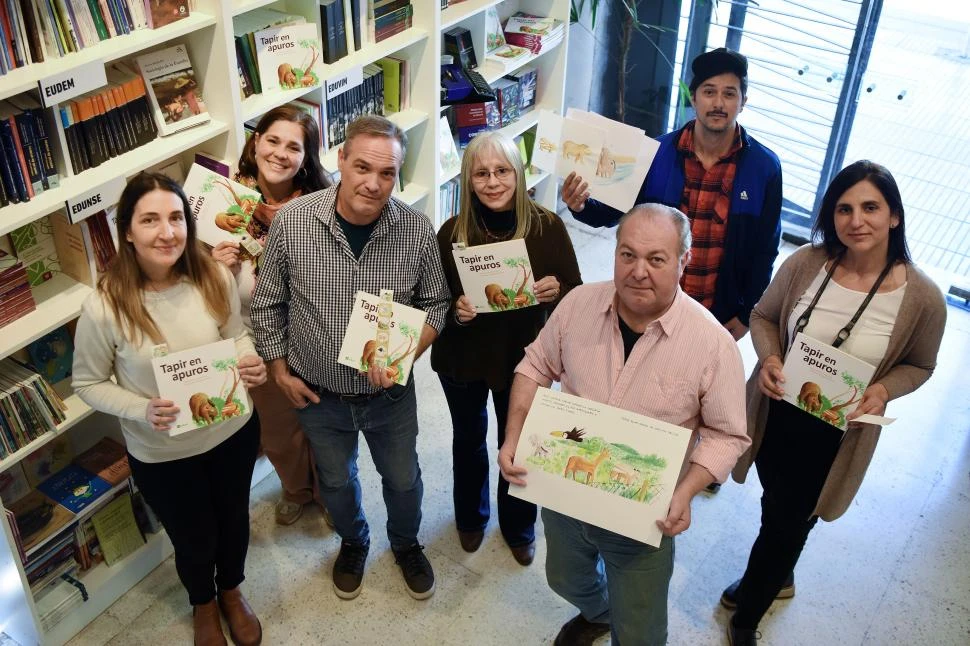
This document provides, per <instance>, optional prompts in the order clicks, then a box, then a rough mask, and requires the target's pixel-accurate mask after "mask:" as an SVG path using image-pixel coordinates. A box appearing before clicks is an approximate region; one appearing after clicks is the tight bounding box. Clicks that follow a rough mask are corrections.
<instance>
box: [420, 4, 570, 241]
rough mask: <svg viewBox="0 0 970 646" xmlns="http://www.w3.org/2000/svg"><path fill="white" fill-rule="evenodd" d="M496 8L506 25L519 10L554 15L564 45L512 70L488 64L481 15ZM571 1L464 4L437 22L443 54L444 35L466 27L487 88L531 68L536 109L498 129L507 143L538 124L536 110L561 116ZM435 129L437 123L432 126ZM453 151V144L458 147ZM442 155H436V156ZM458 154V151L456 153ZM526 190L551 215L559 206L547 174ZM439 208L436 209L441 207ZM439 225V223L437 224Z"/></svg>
mask: <svg viewBox="0 0 970 646" xmlns="http://www.w3.org/2000/svg"><path fill="white" fill-rule="evenodd" d="M492 7H494V8H495V10H496V12H497V13H498V16H499V19H500V20H501V21H502V22H503V23H504V22H505V20H506V18H508V17H509V16H511V15H512V14H514V13H515V12H517V11H524V12H526V13H531V14H534V15H538V16H552V17H554V18H557V19H558V20H561V21H562V22H563V24H564V25H565V29H566V34H565V35H564V36H563V39H562V41H560V42H559V43H557V44H555V45H553V46H551V47H545V48H543V49H542V50H541V51H540V52H539V53H538V54H533V55H530V56H528V57H527V58H525V59H523V60H521V61H519V62H518V63H516V64H515V65H511V66H504V65H499V64H497V63H494V62H492V61H488V60H487V59H486V55H487V52H486V49H485V11H486V10H487V9H489V8H492ZM568 26H569V0H465V1H464V2H460V3H459V4H456V5H453V6H450V7H448V8H447V9H444V10H442V11H441V20H440V23H439V31H440V32H441V36H440V37H439V41H440V42H439V47H440V48H441V51H442V52H443V51H444V35H443V34H444V32H446V31H448V30H450V29H452V28H454V27H464V28H466V29H468V30H469V32H471V36H472V44H473V45H474V48H475V58H476V60H477V61H478V64H479V65H478V72H479V73H480V74H481V75H482V77H483V78H484V79H485V80H486V81H487V82H488V83H489V84H493V83H495V82H496V81H498V80H499V79H501V78H502V77H503V76H505V75H507V74H511V73H513V72H515V71H517V70H520V69H522V68H525V67H531V68H535V69H536V70H537V73H538V82H537V87H536V104H535V106H534V107H532V108H530V109H529V110H528V111H526V112H525V113H523V114H522V115H520V116H519V118H518V119H517V120H516V121H514V122H513V123H511V124H509V125H507V126H504V127H503V128H501V132H502V133H503V134H505V135H506V136H508V137H509V138H515V137H517V136H519V135H521V134H522V133H524V132H526V131H528V130H531V129H533V128H535V127H536V125H537V124H538V122H539V111H540V110H551V111H553V112H556V113H558V114H562V110H563V99H564V97H565V83H566V48H567V41H568V38H569V28H568ZM446 107H447V106H443V105H441V103H440V101H439V102H438V104H437V109H438V112H439V113H441V112H444V110H445V109H446ZM435 127H437V123H436V124H435ZM456 146H457V142H456ZM440 152H441V151H440V150H438V153H439V155H440ZM461 153H462V151H461V150H459V154H461ZM459 172H460V168H449V169H439V171H438V181H437V185H438V187H440V186H441V185H443V184H445V183H446V182H448V181H450V180H452V179H454V178H455V177H457V176H458V174H459ZM526 187H527V188H529V189H533V188H534V189H535V199H536V201H537V202H539V203H540V204H542V205H543V206H545V207H546V208H548V209H550V210H552V211H555V210H556V202H557V195H556V190H557V185H556V182H555V180H554V179H551V175H550V174H549V173H545V172H538V173H535V174H530V175H528V176H527V177H526ZM439 209H440V206H439ZM436 224H437V225H439V226H440V224H441V222H440V221H437V222H436Z"/></svg>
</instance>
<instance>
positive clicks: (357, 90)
mask: <svg viewBox="0 0 970 646" xmlns="http://www.w3.org/2000/svg"><path fill="white" fill-rule="evenodd" d="M362 114H380V115H383V114H384V73H383V70H382V69H381V68H380V66H378V65H375V64H373V63H371V64H370V65H367V66H366V67H364V81H363V82H362V83H361V84H360V85H358V86H357V87H353V88H351V89H349V90H347V91H346V92H344V93H343V94H339V95H337V96H335V97H333V98H332V99H328V100H327V145H328V146H331V147H332V146H336V145H338V144H341V143H343V141H344V139H345V137H346V134H347V126H348V125H350V122H351V121H353V120H354V119H356V118H357V117H359V116H360V115H362Z"/></svg>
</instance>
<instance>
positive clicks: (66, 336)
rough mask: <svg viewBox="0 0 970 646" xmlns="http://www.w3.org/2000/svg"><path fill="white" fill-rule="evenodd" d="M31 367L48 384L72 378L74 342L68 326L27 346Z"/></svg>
mask: <svg viewBox="0 0 970 646" xmlns="http://www.w3.org/2000/svg"><path fill="white" fill-rule="evenodd" d="M27 354H29V355H30V366H31V368H33V369H34V371H35V372H37V373H38V374H39V375H40V376H41V377H43V378H44V379H46V380H47V383H51V384H56V383H57V382H59V381H61V380H62V379H66V378H67V377H70V376H71V365H72V362H73V360H74V341H73V340H72V339H71V333H70V332H68V331H67V326H64V325H62V326H61V327H59V328H57V329H55V330H54V331H52V332H49V333H47V334H45V335H44V336H42V337H40V338H39V339H37V340H36V341H34V342H32V343H30V344H29V345H28V346H27Z"/></svg>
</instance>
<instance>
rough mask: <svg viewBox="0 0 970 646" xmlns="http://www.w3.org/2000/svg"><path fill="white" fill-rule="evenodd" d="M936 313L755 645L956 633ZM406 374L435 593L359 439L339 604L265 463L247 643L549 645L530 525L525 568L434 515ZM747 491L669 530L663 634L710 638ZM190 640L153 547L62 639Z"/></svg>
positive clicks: (958, 523) (442, 455)
mask: <svg viewBox="0 0 970 646" xmlns="http://www.w3.org/2000/svg"><path fill="white" fill-rule="evenodd" d="M567 219H568V216H567ZM568 224H569V226H570V232H571V234H572V237H573V242H574V245H575V247H576V249H577V254H578V256H579V258H580V267H581V268H582V270H583V277H584V279H585V280H586V281H587V282H592V281H596V280H604V279H608V278H610V277H611V275H612V249H613V238H612V235H613V232H612V231H593V230H591V229H589V228H587V227H585V226H584V225H581V224H577V223H575V222H573V221H571V219H570V220H569V222H568ZM788 251H789V252H790V249H788ZM948 314H949V320H948V324H947V328H946V335H945V337H944V340H943V350H942V351H941V353H940V365H939V367H938V368H937V371H936V374H935V375H934V376H933V379H932V380H931V381H930V382H929V384H928V385H926V386H924V388H923V389H921V390H920V391H918V392H916V393H914V394H913V395H911V396H909V397H908V398H906V399H904V400H902V401H899V402H894V403H892V404H890V407H889V413H888V414H889V415H892V416H895V417H898V418H899V421H897V422H896V423H895V424H893V425H892V426H890V427H887V428H886V429H885V430H884V432H883V436H882V441H881V443H880V446H879V450H878V451H877V452H876V457H875V460H874V461H873V463H872V466H871V467H870V469H869V473H868V476H867V479H866V482H865V484H864V485H863V487H862V490H861V492H860V494H859V495H858V497H857V498H856V500H855V502H854V503H853V505H852V508H851V509H850V510H849V512H848V513H846V515H845V516H843V517H842V518H841V519H839V521H838V522H836V523H833V524H828V523H820V524H819V526H818V527H817V528H816V530H815V532H814V533H813V534H812V536H811V537H810V538H809V542H808V546H807V547H806V550H805V553H804V555H803V557H802V560H801V562H800V563H799V565H798V567H797V569H796V581H797V590H798V592H797V596H796V597H795V598H794V599H793V600H791V601H784V602H778V603H776V604H775V605H774V606H773V608H772V610H771V611H770V613H769V615H768V616H767V617H766V618H765V620H764V621H763V623H762V625H761V631H762V634H763V639H762V641H761V643H762V644H773V645H776V644H785V645H791V646H799V645H802V644H804V645H808V644H812V645H817V644H851V645H854V644H859V645H867V646H868V645H883V644H911V643H912V644H952V645H964V646H966V645H967V644H970V544H968V540H967V537H968V529H970V520H968V519H970V478H968V473H970V434H968V433H967V431H968V430H970V421H968V420H970V398H968V397H967V396H966V393H967V391H968V386H970V378H968V376H967V371H966V368H965V364H966V360H967V358H968V357H970V313H967V312H966V311H962V310H958V309H956V308H953V307H951V308H949V312H948ZM742 352H743V354H744V358H745V364H746V366H747V367H748V369H749V370H750V368H751V367H752V366H753V364H754V352H753V350H752V349H751V343H750V340H748V339H745V340H743V341H742ZM415 375H416V377H415V378H416V380H417V385H418V391H419V392H418V402H419V415H420V421H421V431H422V432H421V435H420V436H419V438H418V450H419V455H420V459H421V466H422V470H423V473H424V484H425V499H424V507H423V508H424V522H423V524H422V530H421V537H422V540H423V541H425V543H426V545H427V551H426V553H427V555H428V556H429V558H430V559H431V562H432V563H433V564H434V567H435V572H436V575H437V593H436V594H435V596H434V597H432V598H431V599H430V600H428V601H423V602H422V601H414V600H412V599H411V598H410V597H409V596H408V595H407V594H406V593H405V590H404V585H403V581H402V579H401V576H400V573H399V570H398V568H397V566H396V565H395V564H394V559H393V557H392V555H391V554H390V551H389V549H388V543H387V538H386V536H385V535H384V532H383V526H384V522H385V520H386V515H385V511H384V506H383V501H382V499H381V495H380V483H379V479H378V478H377V477H375V472H374V469H373V465H372V463H371V461H370V457H369V455H368V454H367V450H366V446H362V450H361V458H360V464H361V479H362V482H363V486H364V506H365V509H366V511H367V516H368V519H369V522H370V524H371V529H372V532H371V533H372V546H371V555H370V558H369V560H368V564H367V574H366V577H365V581H364V590H363V593H362V594H361V595H360V597H358V598H357V599H356V600H353V601H341V600H339V599H338V598H337V597H336V596H335V595H334V594H333V592H332V589H331V582H330V570H331V567H332V564H333V559H334V558H335V556H336V553H337V550H338V547H339V539H338V537H337V536H336V535H335V534H334V533H333V532H331V531H330V530H329V529H328V528H327V527H326V525H325V524H324V522H323V519H322V516H321V514H320V513H319V512H318V511H317V510H315V509H314V510H308V513H306V514H305V515H304V517H303V518H301V519H300V521H298V522H297V523H296V524H295V525H293V526H291V527H278V526H276V525H275V524H274V522H273V506H274V503H275V502H276V500H277V498H278V497H279V494H280V484H279V480H278V479H277V478H276V476H275V474H274V475H271V476H270V477H268V478H266V479H265V480H264V481H263V482H261V483H260V484H259V485H258V486H257V487H256V488H255V489H254V490H253V495H252V541H251V548H250V552H249V560H248V567H247V577H248V578H247V581H246V583H244V590H245V593H246V595H247V596H248V598H249V600H250V601H251V603H252V604H253V606H254V607H255V609H256V611H257V613H258V614H259V616H260V619H261V620H262V624H263V628H264V643H265V644H268V645H277V644H286V645H289V644H383V643H396V644H422V645H423V644H510V643H517V644H549V643H551V642H552V640H553V638H554V637H555V635H556V633H557V632H558V630H559V627H560V625H561V624H562V623H563V622H565V621H566V620H567V619H569V618H570V617H572V616H573V615H574V614H575V611H574V609H573V608H571V607H570V606H568V605H567V604H566V603H565V602H563V601H562V600H561V599H559V598H558V597H557V596H556V595H554V594H553V593H552V592H551V591H550V590H549V588H548V587H547V585H546V582H545V575H544V573H543V563H544V560H545V541H544V540H543V539H542V538H541V536H542V532H541V530H540V531H539V532H538V534H539V536H540V539H539V541H538V549H537V555H536V562H535V563H534V564H533V565H532V566H531V567H528V568H524V567H522V566H520V565H518V564H516V562H515V561H514V560H513V559H512V556H511V554H510V553H509V551H508V549H507V548H506V547H505V544H504V542H503V540H502V538H501V536H500V534H499V533H498V531H497V529H496V527H495V525H494V524H493V525H490V526H489V528H488V534H487V536H486V540H485V543H484V545H483V546H482V548H481V549H480V550H479V551H478V552H477V553H475V554H466V553H465V552H463V551H462V550H461V547H460V546H459V544H458V540H457V535H456V534H455V530H454V521H453V515H452V502H451V484H450V483H451V454H450V441H451V428H450V423H449V419H448V413H447V406H446V404H445V401H444V397H443V395H442V393H441V388H440V386H439V384H438V381H437V379H436V378H435V375H434V374H433V373H432V372H431V370H430V367H429V364H428V361H427V360H423V361H421V362H419V364H418V365H417V366H416V372H415ZM493 423H494V418H493ZM493 437H494V435H493ZM493 452H494V448H493ZM492 477H493V482H494V478H495V471H494V470H493V473H492ZM759 496H760V487H759V485H758V483H757V478H754V477H752V478H751V479H750V480H749V482H748V483H747V484H745V485H743V486H740V485H737V484H736V483H733V482H729V483H728V484H726V485H725V486H724V488H723V489H722V490H721V492H720V493H719V494H717V495H716V496H711V497H708V496H705V495H702V496H699V497H698V498H697V499H696V500H695V501H694V505H693V514H694V521H693V525H692V526H691V528H690V529H689V530H688V531H687V532H686V533H685V534H684V535H682V536H681V537H678V539H677V559H676V568H675V570H674V575H673V579H672V581H671V586H670V602H669V606H670V640H669V643H670V644H673V645H681V644H684V645H686V644H690V645H696V646H706V645H712V646H714V645H717V646H720V645H722V644H726V639H725V636H724V626H725V624H726V622H727V620H728V613H727V612H726V611H725V610H724V609H722V608H721V607H720V605H719V604H718V602H717V600H718V598H719V596H720V593H721V590H722V589H723V588H724V587H725V586H726V585H727V584H729V583H730V582H731V581H733V580H734V579H736V578H737V577H738V576H739V575H740V574H741V572H742V570H743V568H744V565H745V563H746V560H747V554H748V550H749V549H750V546H751V543H752V541H753V540H754V537H755V534H756V533H757V529H758V522H759V517H760V516H759V514H760V511H759ZM493 505H494V503H493ZM493 508H494V506H493ZM191 639H192V620H191V609H190V607H189V605H188V601H187V598H186V595H185V593H184V591H183V590H182V588H181V586H180V584H179V581H178V578H177V576H176V574H175V567H174V563H173V561H172V559H169V560H168V561H166V562H165V563H163V564H162V565H161V566H159V567H158V568H157V569H156V570H155V571H154V572H152V573H151V574H150V575H149V576H148V577H146V578H145V580H143V581H142V582H141V583H140V584H138V585H137V586H136V587H135V588H134V589H132V590H131V591H130V592H129V593H128V594H127V595H125V596H124V597H122V598H121V599H120V600H119V601H118V602H117V603H115V604H114V605H113V606H112V607H111V608H109V609H108V610H107V611H106V612H105V613H104V614H103V615H101V616H100V617H99V618H98V619H97V620H95V621H94V622H93V623H92V624H90V625H89V626H88V627H87V628H86V629H85V630H84V631H83V632H81V633H80V634H79V635H78V636H77V637H76V638H75V639H74V640H73V641H72V642H71V644H74V645H76V646H82V645H83V646H94V645H100V644H110V645H112V646H114V645H125V646H129V645H137V644H151V645H157V644H162V643H191ZM608 642H609V640H608V639H603V640H601V641H600V642H599V643H601V644H606V643H608Z"/></svg>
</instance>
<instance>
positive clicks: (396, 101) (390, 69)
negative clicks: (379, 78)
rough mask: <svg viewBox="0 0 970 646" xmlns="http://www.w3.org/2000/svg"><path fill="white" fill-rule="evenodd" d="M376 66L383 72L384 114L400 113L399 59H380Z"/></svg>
mask: <svg viewBox="0 0 970 646" xmlns="http://www.w3.org/2000/svg"><path fill="white" fill-rule="evenodd" d="M377 64H378V65H380V66H381V69H382V70H384V114H393V113H394V112H400V111H401V59H399V58H391V57H387V58H382V59H381V60H379V61H377Z"/></svg>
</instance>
